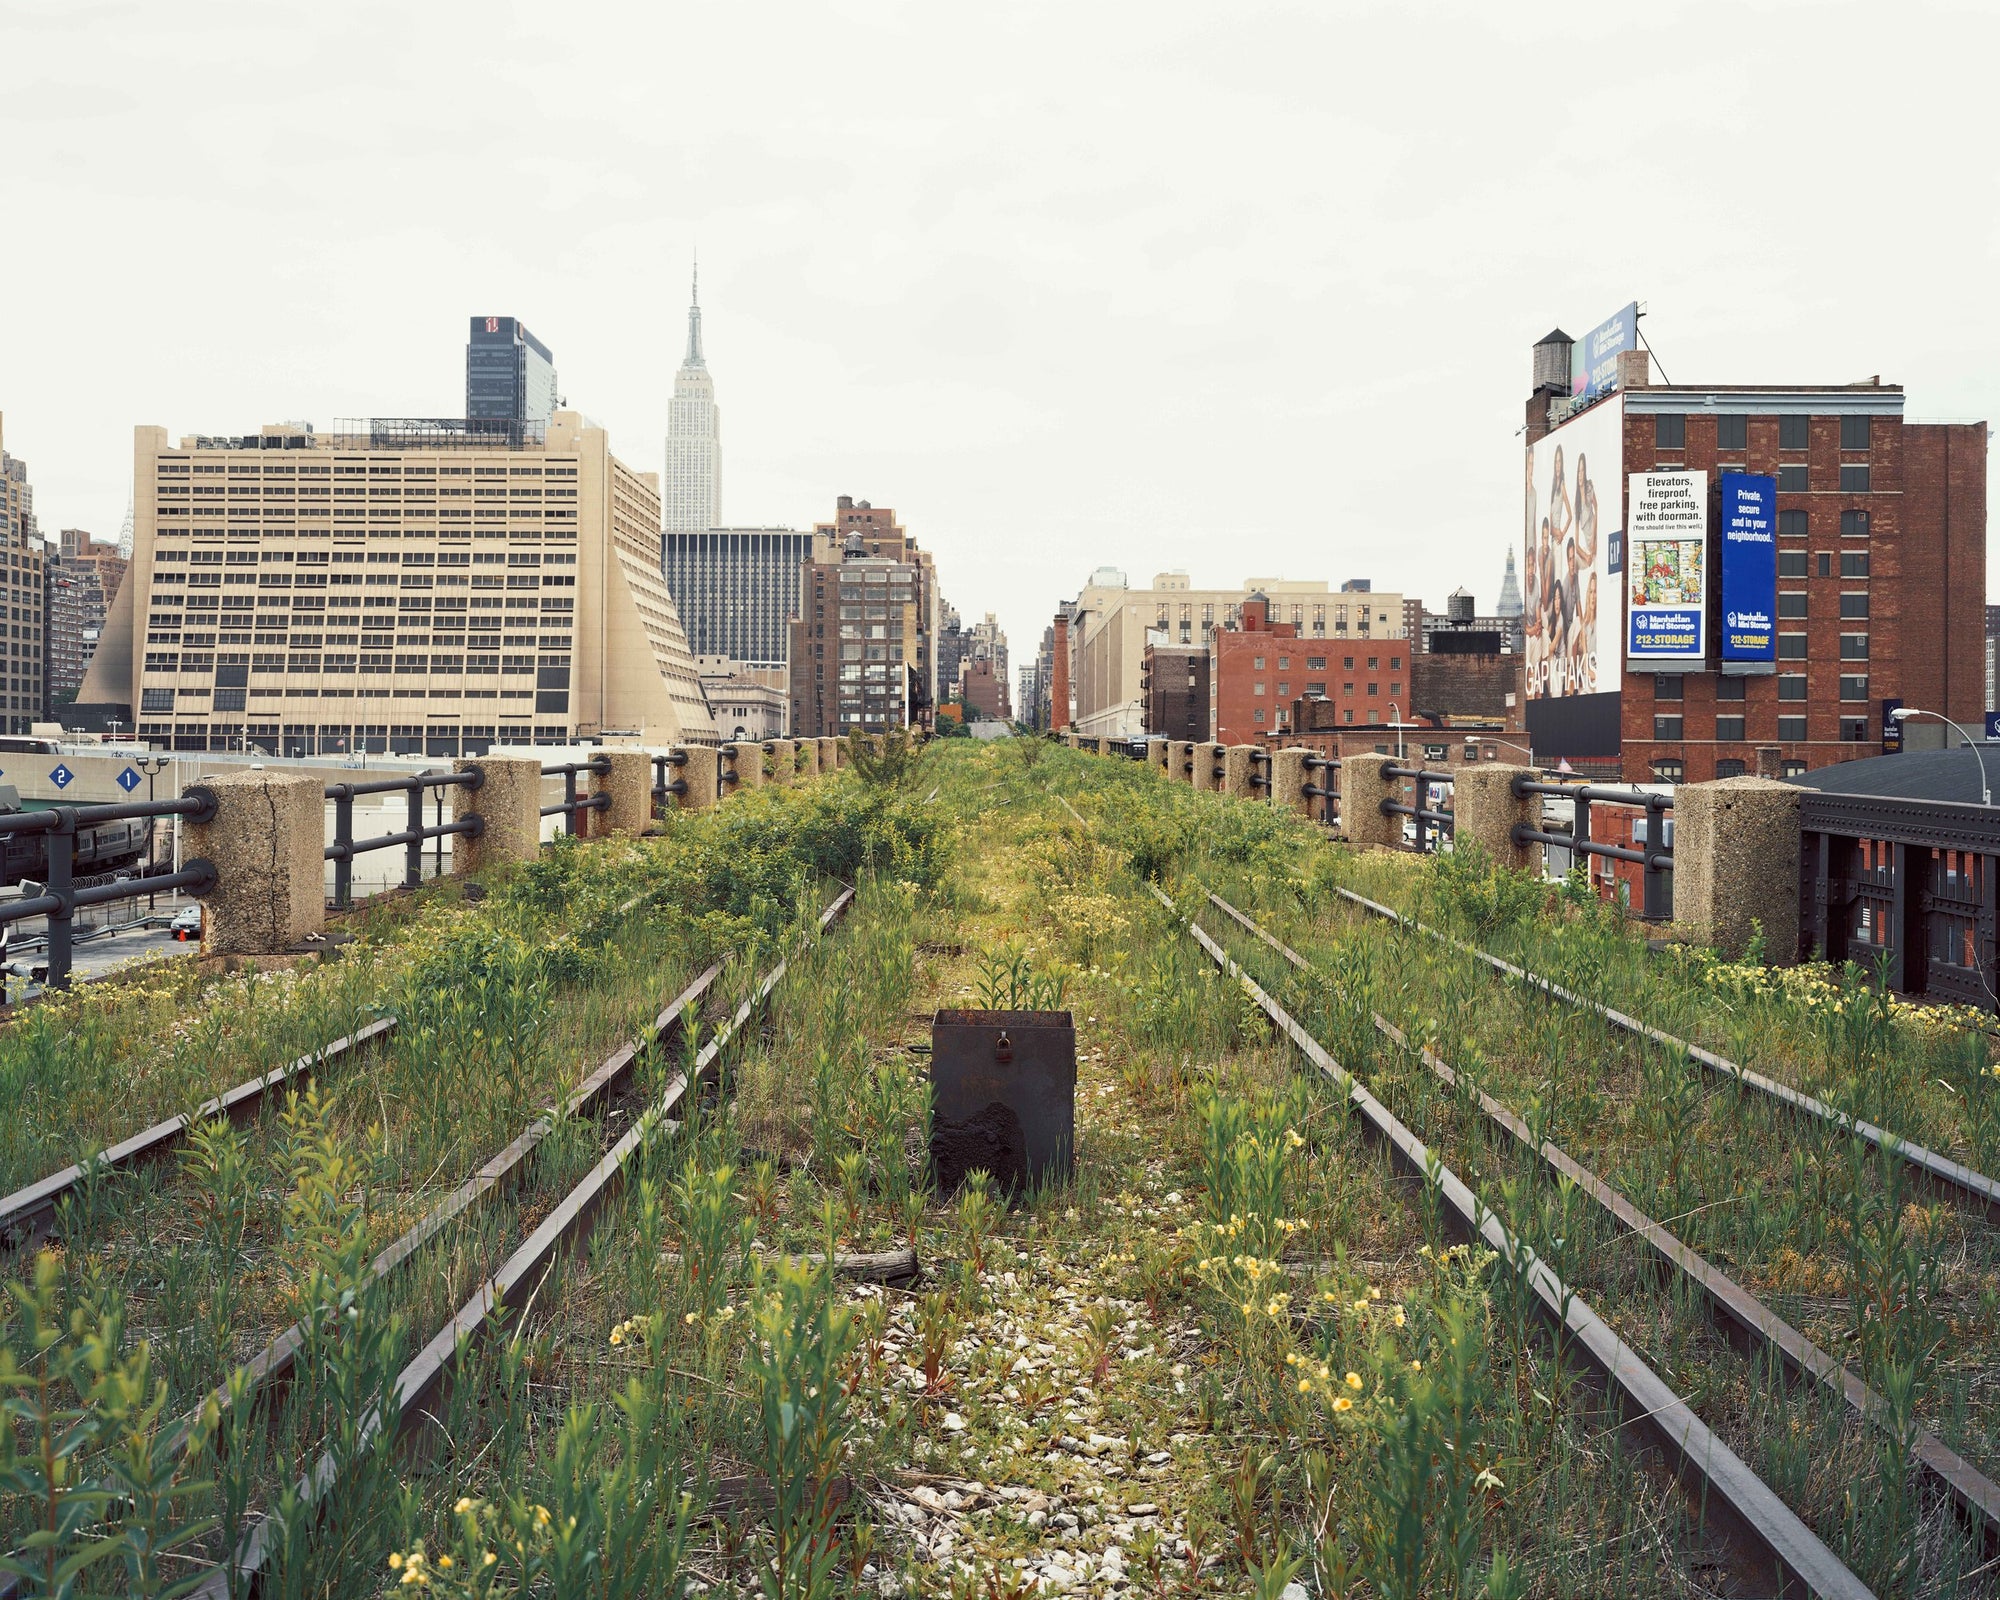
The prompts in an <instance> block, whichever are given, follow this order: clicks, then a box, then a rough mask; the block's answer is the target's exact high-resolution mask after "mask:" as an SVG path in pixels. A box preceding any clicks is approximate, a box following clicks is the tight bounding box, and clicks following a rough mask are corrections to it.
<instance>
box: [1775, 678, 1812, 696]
mask: <svg viewBox="0 0 2000 1600" xmlns="http://www.w3.org/2000/svg"><path fill="white" fill-rule="evenodd" d="M1805 697H1806V675H1805V674H1804V673H1803V672H1781V673H1779V674H1778V698H1779V699H1780V700H1803V699H1805Z"/></svg>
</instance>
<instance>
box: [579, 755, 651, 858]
mask: <svg viewBox="0 0 2000 1600" xmlns="http://www.w3.org/2000/svg"><path fill="white" fill-rule="evenodd" d="M598 754H599V755H600V756H601V757H603V758H604V759H605V760H607V761H609V762H610V763H611V770H610V771H609V772H593V773H592V774H591V775H590V792H591V793H592V794H593V795H598V794H608V795H609V796H611V805H610V808H609V809H608V810H605V811H593V812H591V813H590V814H589V815H590V837H591V838H593V839H595V838H599V837H602V836H604V835H606V834H613V833H629V834H634V835H637V834H641V833H644V832H645V831H646V830H647V829H648V828H650V827H651V826H652V825H653V758H652V757H651V756H649V755H647V754H646V752H645V751H643V750H600V751H598Z"/></svg>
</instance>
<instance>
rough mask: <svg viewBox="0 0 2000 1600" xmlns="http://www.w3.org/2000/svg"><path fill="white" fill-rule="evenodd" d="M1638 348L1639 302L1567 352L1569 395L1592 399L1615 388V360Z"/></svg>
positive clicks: (1620, 312) (1616, 373) (1606, 320)
mask: <svg viewBox="0 0 2000 1600" xmlns="http://www.w3.org/2000/svg"><path fill="white" fill-rule="evenodd" d="M1638 348H1639V302H1638V301H1636V300H1634V301H1633V302H1632V303H1631V304H1630V305H1628V306H1625V307H1623V308H1621V309H1620V310H1618V311H1617V312H1615V313H1613V314H1612V315H1611V316H1609V317H1607V318H1605V319H1604V321H1602V322H1600V323H1599V324H1598V325H1597V326H1596V327H1594V328H1592V329H1591V330H1590V332H1588V333H1586V334H1585V335H1584V336H1583V337H1582V338H1581V339H1579V340H1577V341H1576V343H1575V344H1573V345H1571V346H1570V352H1569V392H1570V395H1571V396H1572V397H1573V398H1575V399H1580V400H1595V399H1596V398H1597V397H1598V396H1599V395H1601V394H1609V393H1611V391H1612V390H1613V389H1615V388H1617V387H1618V358H1619V357H1620V356H1621V355H1623V354H1624V353H1625V352H1626V351H1627V350H1636V349H1638Z"/></svg>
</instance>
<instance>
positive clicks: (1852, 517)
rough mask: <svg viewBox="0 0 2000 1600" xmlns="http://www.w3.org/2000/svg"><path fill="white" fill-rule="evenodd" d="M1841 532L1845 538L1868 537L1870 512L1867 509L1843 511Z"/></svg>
mask: <svg viewBox="0 0 2000 1600" xmlns="http://www.w3.org/2000/svg"><path fill="white" fill-rule="evenodd" d="M1840 532H1841V536H1842V537H1843V538H1847V539H1865V538H1867V537H1868V513H1867V512H1865V511H1843V512H1841V514H1840Z"/></svg>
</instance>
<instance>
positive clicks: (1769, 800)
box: [1674, 778, 1800, 964]
mask: <svg viewBox="0 0 2000 1600" xmlns="http://www.w3.org/2000/svg"><path fill="white" fill-rule="evenodd" d="M1799 794H1800V791H1799V788H1798V786H1797V785H1796V784H1790V783H1776V782H1773V781H1772V780H1770V779H1768V778H1724V779H1722V780H1721V781H1720V782H1717V783H1684V784H1681V785H1680V786H1679V787H1678V788H1676V789H1675V790H1674V921H1675V922H1676V923H1677V924H1679V925H1680V926H1682V927H1684V928H1686V929H1687V930H1688V931H1689V932H1690V933H1693V934H1694V935H1695V936H1696V937H1698V938H1701V939H1705V940H1707V941H1708V942H1710V943H1712V944H1714V945H1715V946H1716V947H1717V948H1719V949H1720V950H1722V951H1723V952H1724V953H1726V954H1728V955H1731V956H1736V955H1741V954H1742V953H1743V951H1744V950H1745V949H1746V948H1747V947H1748V945H1749V943H1750V939H1751V936H1752V934H1753V933H1754V932H1755V930H1754V929H1753V928H1752V927H1751V924H1752V923H1753V922H1758V923H1762V924H1763V928H1764V943H1765V948H1766V950H1768V951H1769V952H1770V955H1771V958H1772V959H1773V960H1774V961H1778V962H1780V963H1785V964H1789V963H1790V962H1791V961H1792V959H1793V957H1794V954H1795V952H1796V951H1797V950H1798V947H1799Z"/></svg>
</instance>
